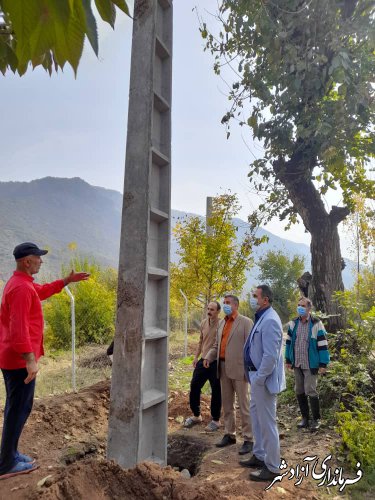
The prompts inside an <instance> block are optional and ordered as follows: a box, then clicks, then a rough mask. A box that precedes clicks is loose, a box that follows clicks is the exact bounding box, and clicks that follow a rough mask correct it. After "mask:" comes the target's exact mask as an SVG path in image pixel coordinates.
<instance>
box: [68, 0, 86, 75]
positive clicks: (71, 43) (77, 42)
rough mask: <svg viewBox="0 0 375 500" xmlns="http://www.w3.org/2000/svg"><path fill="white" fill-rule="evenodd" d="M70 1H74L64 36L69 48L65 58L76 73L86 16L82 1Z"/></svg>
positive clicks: (81, 48) (83, 37)
mask: <svg viewBox="0 0 375 500" xmlns="http://www.w3.org/2000/svg"><path fill="white" fill-rule="evenodd" d="M71 1H73V2H74V3H73V10H72V14H71V16H70V20H69V25H68V33H67V37H66V40H67V45H68V49H69V57H68V58H67V59H68V61H69V63H70V64H71V66H72V68H73V70H74V73H75V74H77V68H78V63H79V60H80V59H81V55H82V51H83V42H84V39H85V33H86V16H85V11H84V9H83V5H82V2H81V1H80V0H71Z"/></svg>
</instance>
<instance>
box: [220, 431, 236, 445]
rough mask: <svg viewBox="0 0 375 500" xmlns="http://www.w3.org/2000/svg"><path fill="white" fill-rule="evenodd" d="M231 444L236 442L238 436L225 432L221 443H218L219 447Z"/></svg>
mask: <svg viewBox="0 0 375 500" xmlns="http://www.w3.org/2000/svg"><path fill="white" fill-rule="evenodd" d="M231 444H236V438H235V437H232V436H230V435H229V434H225V435H224V436H223V439H222V440H221V441H220V443H216V446H217V447H218V448H224V446H229V445H231Z"/></svg>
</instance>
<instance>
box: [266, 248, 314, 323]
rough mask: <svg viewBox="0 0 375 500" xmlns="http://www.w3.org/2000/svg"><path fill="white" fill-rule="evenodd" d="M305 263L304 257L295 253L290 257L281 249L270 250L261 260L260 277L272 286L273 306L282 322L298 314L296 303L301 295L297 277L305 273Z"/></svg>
mask: <svg viewBox="0 0 375 500" xmlns="http://www.w3.org/2000/svg"><path fill="white" fill-rule="evenodd" d="M304 265H305V259H304V257H301V256H299V255H294V256H293V257H292V258H290V257H289V256H288V255H287V254H284V253H283V252H281V251H280V250H279V251H274V250H270V251H268V252H267V253H266V255H265V256H264V257H262V258H261V259H260V260H259V263H258V266H259V275H258V279H259V280H260V282H262V283H265V284H267V285H269V286H270V287H271V288H272V291H273V293H274V304H273V306H274V308H275V309H276V311H277V312H278V313H279V315H280V318H281V320H282V322H286V321H288V320H289V319H290V317H291V316H293V315H295V314H296V304H297V301H298V298H299V297H300V295H301V293H300V292H299V289H298V285H297V279H298V278H299V277H300V276H301V274H302V273H303V269H304Z"/></svg>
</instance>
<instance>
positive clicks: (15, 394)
mask: <svg viewBox="0 0 375 500" xmlns="http://www.w3.org/2000/svg"><path fill="white" fill-rule="evenodd" d="M1 371H2V372H3V377H4V382H5V389H6V402H5V408H4V424H3V434H2V438H1V451H0V474H5V473H7V472H8V471H9V470H10V469H12V467H14V465H16V455H17V448H18V440H19V438H20V436H21V433H22V430H23V428H24V425H25V423H26V421H27V419H28V417H29V415H30V413H31V409H32V407H33V400H34V391H35V379H34V380H32V381H31V382H29V383H28V384H25V382H24V380H25V378H26V377H27V370H26V368H20V369H18V370H3V369H2V370H1Z"/></svg>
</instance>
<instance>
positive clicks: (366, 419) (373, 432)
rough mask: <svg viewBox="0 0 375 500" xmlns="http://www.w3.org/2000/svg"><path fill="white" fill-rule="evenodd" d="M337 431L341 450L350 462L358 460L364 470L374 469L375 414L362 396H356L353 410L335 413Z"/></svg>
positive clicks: (352, 463)
mask: <svg viewBox="0 0 375 500" xmlns="http://www.w3.org/2000/svg"><path fill="white" fill-rule="evenodd" d="M337 417H338V424H337V429H336V430H337V431H338V432H339V434H340V435H341V437H342V442H343V445H342V448H343V451H346V452H347V458H348V460H349V462H350V464H351V465H352V466H353V467H355V466H356V464H357V462H360V464H361V468H362V469H363V470H365V471H374V470H375V419H374V417H375V415H374V412H373V409H372V408H371V406H370V405H369V404H368V403H366V402H365V401H364V400H363V399H362V398H356V408H355V410H354V411H352V412H351V411H342V412H340V413H338V414H337Z"/></svg>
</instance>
